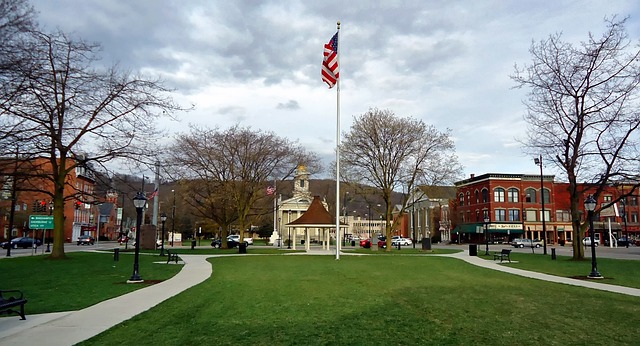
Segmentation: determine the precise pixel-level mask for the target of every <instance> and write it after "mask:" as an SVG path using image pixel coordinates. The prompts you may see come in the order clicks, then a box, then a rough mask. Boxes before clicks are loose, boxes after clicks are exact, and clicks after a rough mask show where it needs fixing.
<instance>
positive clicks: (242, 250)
mask: <svg viewBox="0 0 640 346" xmlns="http://www.w3.org/2000/svg"><path fill="white" fill-rule="evenodd" d="M238 253H247V244H246V243H244V242H242V243H240V244H238Z"/></svg>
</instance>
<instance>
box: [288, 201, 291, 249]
mask: <svg viewBox="0 0 640 346" xmlns="http://www.w3.org/2000/svg"><path fill="white" fill-rule="evenodd" d="M288 214H289V219H287V223H289V222H291V210H289V213H288ZM287 228H288V231H289V241H288V244H287V249H291V227H287Z"/></svg>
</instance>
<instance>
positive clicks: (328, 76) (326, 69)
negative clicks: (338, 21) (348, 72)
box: [322, 32, 340, 89]
mask: <svg viewBox="0 0 640 346" xmlns="http://www.w3.org/2000/svg"><path fill="white" fill-rule="evenodd" d="M339 78H340V68H339V67H338V33H337V32H336V34H335V35H333V37H332V38H331V40H330V41H329V43H327V44H325V45H324V59H323V60H322V80H323V81H324V82H325V83H327V84H328V85H329V89H331V88H333V86H334V85H335V84H336V82H337V81H338V79H339Z"/></svg>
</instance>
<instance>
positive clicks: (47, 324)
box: [0, 250, 640, 346]
mask: <svg viewBox="0 0 640 346" xmlns="http://www.w3.org/2000/svg"><path fill="white" fill-rule="evenodd" d="M301 254H308V255H327V256H335V251H318V250H316V251H310V252H308V253H297V254H294V253H292V254H291V255H301ZM342 255H346V256H349V255H359V256H363V254H354V253H348V252H341V256H342ZM219 256H225V255H219ZM226 256H228V255H226ZM241 256H246V255H241ZM364 256H366V255H364ZM426 256H433V255H426ZM437 256H442V257H450V258H456V259H459V260H463V261H465V262H467V263H470V264H473V265H475V266H479V267H483V268H488V269H493V270H498V271H502V272H505V273H510V274H514V275H520V276H524V277H528V278H532V279H537V280H545V281H550V282H556V283H561V284H567V285H574V286H582V287H588V288H592V289H597V290H603V291H608V292H615V293H620V294H627V295H631V296H640V289H636V288H628V287H622V286H614V285H608V284H603V283H600V282H597V281H589V280H576V279H570V278H563V277H558V276H553V275H548V274H541V273H536V272H530V271H526V270H521V269H516V268H512V267H509V266H505V265H501V264H499V262H494V261H488V260H485V259H482V258H480V257H477V256H469V252H468V251H467V250H464V251H462V252H460V253H455V254H447V255H437ZM209 257H218V256H216V255H180V258H181V259H182V260H183V261H184V263H185V266H184V267H183V269H182V270H181V271H180V272H179V273H178V274H177V275H176V276H174V277H173V278H171V279H169V280H167V281H164V282H161V283H158V284H155V285H152V286H149V287H146V288H143V289H140V290H137V291H134V292H131V293H129V294H126V295H123V296H120V297H117V298H113V299H110V300H107V301H104V302H101V303H98V304H96V305H93V306H90V307H88V308H86V309H82V310H78V311H67V312H58V313H50V314H41V315H28V314H27V320H26V321H22V320H20V319H19V317H13V316H12V317H4V318H0V345H1V346H5V345H7V346H8V345H20V346H23V345H47V346H57V345H60V346H68V345H74V344H76V343H78V342H81V341H83V340H86V339H89V338H91V337H92V336H94V335H97V334H99V333H101V332H103V331H105V330H107V329H109V328H111V327H113V326H115V325H117V324H118V323H121V322H123V321H126V320H128V319H130V318H131V317H133V316H135V315H137V314H140V313H142V312H144V311H146V310H148V309H150V308H152V307H153V306H155V305H158V304H160V303H161V302H163V301H165V300H167V299H169V298H171V297H173V296H175V295H177V294H178V293H180V292H182V291H184V290H186V289H188V288H190V287H192V286H195V285H197V284H199V283H201V282H203V281H204V280H206V279H207V278H209V277H210V276H211V273H212V272H213V270H212V267H211V264H210V263H209V262H207V258H209Z"/></svg>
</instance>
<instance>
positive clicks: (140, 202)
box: [127, 180, 147, 283]
mask: <svg viewBox="0 0 640 346" xmlns="http://www.w3.org/2000/svg"><path fill="white" fill-rule="evenodd" d="M143 181H144V180H143ZM146 203H147V197H145V196H144V194H143V193H142V192H138V193H137V194H136V196H135V197H133V206H134V207H135V208H136V250H135V256H134V257H133V274H131V278H130V279H129V280H128V281H127V283H138V282H142V281H144V280H142V278H141V277H140V272H139V263H138V260H139V258H140V231H141V230H140V227H141V226H142V209H143V208H144V206H145V204H146Z"/></svg>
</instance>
